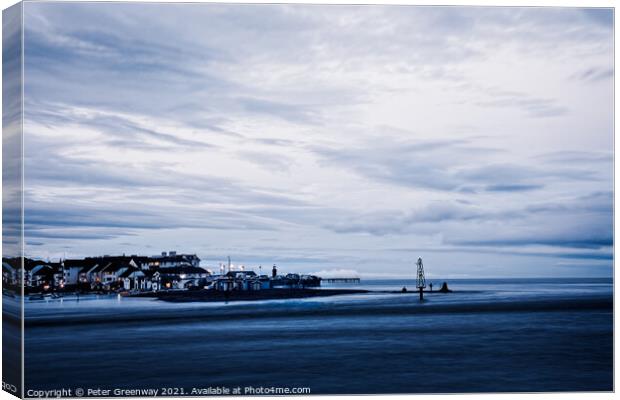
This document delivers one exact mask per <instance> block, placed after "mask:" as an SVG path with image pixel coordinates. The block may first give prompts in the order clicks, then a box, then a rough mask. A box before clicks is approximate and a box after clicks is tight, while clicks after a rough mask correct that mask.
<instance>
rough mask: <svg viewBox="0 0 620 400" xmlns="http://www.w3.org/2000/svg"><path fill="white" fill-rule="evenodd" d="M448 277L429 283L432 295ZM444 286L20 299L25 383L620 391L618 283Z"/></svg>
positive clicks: (364, 284) (210, 390)
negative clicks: (172, 297) (618, 382)
mask: <svg viewBox="0 0 620 400" xmlns="http://www.w3.org/2000/svg"><path fill="white" fill-rule="evenodd" d="M442 282H443V280H441V279H437V280H433V283H434V284H435V290H436V289H438V288H439V287H440V284H441V283H442ZM446 282H447V283H448V285H449V288H450V289H451V290H452V291H453V292H452V293H437V292H436V291H435V292H433V293H426V294H425V297H424V301H423V302H420V300H419V297H418V295H417V293H415V292H413V290H415V281H411V280H362V281H361V282H360V283H359V284H355V285H353V284H324V285H323V287H324V288H330V287H331V288H336V287H337V288H351V289H367V290H371V291H372V292H371V293H367V294H356V295H342V296H333V297H316V298H307V299H295V300H267V301H254V302H230V303H223V302H222V303H200V302H196V303H166V302H162V301H159V300H154V299H147V298H125V297H119V296H116V295H112V296H95V295H88V296H80V297H79V298H77V297H76V296H65V297H64V298H62V299H46V300H42V301H29V300H25V314H26V330H25V344H24V346H25V352H26V355H25V388H26V390H27V391H28V390H31V391H32V392H31V394H32V393H36V391H37V390H58V389H66V388H71V389H73V390H74V391H75V390H76V389H81V390H83V391H84V393H85V395H89V394H90V395H92V396H96V395H101V394H102V393H103V394H107V397H111V396H115V395H125V396H126V395H134V394H135V395H140V394H143V392H140V390H145V389H151V390H155V389H157V390H158V392H157V394H158V395H175V396H183V395H186V396H188V395H196V394H220V393H221V391H222V390H229V391H232V392H228V393H230V394H233V393H234V391H235V390H237V392H236V393H234V394H293V393H304V394H375V393H479V392H555V391H571V392H573V391H612V390H613V389H614V386H613V281H612V279H605V278H601V279H555V278H554V279H449V280H446ZM403 287H408V288H409V291H408V292H407V293H402V292H401V289H402V288H403ZM248 388H250V389H248ZM96 390H99V392H97V391H96ZM108 390H109V391H108ZM196 390H198V392H197V391H196ZM134 391H135V392H134ZM287 391H288V392H287Z"/></svg>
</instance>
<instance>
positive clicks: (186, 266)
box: [2, 252, 210, 292]
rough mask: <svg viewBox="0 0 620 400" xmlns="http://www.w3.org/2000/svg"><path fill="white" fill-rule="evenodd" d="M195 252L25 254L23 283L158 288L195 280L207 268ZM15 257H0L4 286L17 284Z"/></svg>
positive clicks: (42, 287) (32, 286)
mask: <svg viewBox="0 0 620 400" xmlns="http://www.w3.org/2000/svg"><path fill="white" fill-rule="evenodd" d="M199 265H200V258H198V257H197V256H196V255H195V254H177V253H176V252H170V253H169V254H168V253H162V255H161V256H159V255H158V256H153V257H144V256H137V255H131V256H126V255H122V256H103V257H87V258H83V259H66V260H61V261H59V262H47V261H43V260H32V259H28V258H25V259H24V261H23V267H24V268H23V286H24V288H25V289H26V290H27V291H30V292H35V291H48V290H82V291H93V290H95V291H96V290H103V291H111V290H160V289H162V288H173V287H174V288H186V287H188V286H191V285H193V284H196V285H197V284H199V282H198V280H200V279H205V278H206V277H207V276H209V275H210V271H208V270H206V269H204V268H201V267H200V266H199ZM21 277H22V263H21V259H19V258H3V260H2V281H3V285H4V287H5V288H13V289H17V288H19V287H20V286H21Z"/></svg>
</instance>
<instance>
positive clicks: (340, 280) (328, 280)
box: [323, 278, 360, 283]
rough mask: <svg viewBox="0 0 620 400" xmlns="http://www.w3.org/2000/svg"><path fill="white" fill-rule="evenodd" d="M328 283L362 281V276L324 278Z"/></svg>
mask: <svg viewBox="0 0 620 400" xmlns="http://www.w3.org/2000/svg"><path fill="white" fill-rule="evenodd" d="M323 280H324V281H325V282H327V283H360V278H324V279H323Z"/></svg>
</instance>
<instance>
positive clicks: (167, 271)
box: [159, 265, 207, 275]
mask: <svg viewBox="0 0 620 400" xmlns="http://www.w3.org/2000/svg"><path fill="white" fill-rule="evenodd" d="M159 273H160V274H162V275H179V274H206V273H207V270H206V269H204V268H200V267H194V266H192V265H181V266H178V267H169V268H160V269H159Z"/></svg>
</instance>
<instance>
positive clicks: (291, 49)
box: [24, 2, 614, 278]
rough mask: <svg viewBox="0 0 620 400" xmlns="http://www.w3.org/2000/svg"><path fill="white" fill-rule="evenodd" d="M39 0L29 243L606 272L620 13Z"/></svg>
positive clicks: (92, 251)
mask: <svg viewBox="0 0 620 400" xmlns="http://www.w3.org/2000/svg"><path fill="white" fill-rule="evenodd" d="M24 8H25V9H24V24H25V33H24V51H25V62H24V66H25V87H24V96H25V98H24V104H25V109H24V148H25V150H24V151H25V160H24V169H25V172H24V175H25V182H24V185H25V191H24V198H25V200H24V204H25V237H26V256H29V257H36V258H43V259H47V258H49V259H57V258H59V257H82V256H92V255H104V254H123V253H125V254H141V255H154V254H159V253H160V252H161V251H169V250H176V251H177V252H181V253H196V254H198V256H199V257H200V258H201V259H202V265H203V266H205V267H214V266H217V265H219V263H220V262H223V261H225V259H226V257H227V256H230V257H231V259H232V262H233V264H236V265H240V264H243V265H245V266H246V268H256V267H257V266H258V265H262V266H263V268H264V269H265V268H270V267H271V265H272V264H274V263H275V264H277V265H278V266H279V267H280V270H281V271H283V272H293V271H297V272H304V273H318V274H320V275H322V276H344V275H356V276H361V277H363V278H391V277H407V276H411V277H413V276H414V274H415V261H416V260H417V258H418V257H422V258H423V260H424V265H425V270H426V273H427V276H428V277H431V278H432V277H452V278H481V277H527V276H532V277H543V276H544V277H595V276H596V277H599V276H602V277H607V276H611V275H612V273H613V267H612V264H613V255H612V254H613V249H612V247H613V227H612V224H613V181H612V176H613V78H614V66H613V13H612V11H611V10H609V9H577V8H500V7H497V8H484V7H414V6H335V5H332V6H329V5H314V6H313V5H231V4H228V5H227V4H145V3H139V4H130V3H116V4H115V3H53V2H43V3H36V2H35V3H24Z"/></svg>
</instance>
